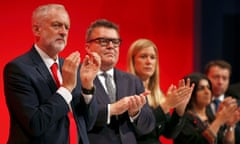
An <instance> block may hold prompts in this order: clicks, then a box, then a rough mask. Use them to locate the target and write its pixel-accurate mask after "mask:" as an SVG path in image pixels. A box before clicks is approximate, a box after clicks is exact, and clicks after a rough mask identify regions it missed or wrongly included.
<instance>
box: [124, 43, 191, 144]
mask: <svg viewBox="0 0 240 144" xmlns="http://www.w3.org/2000/svg"><path fill="white" fill-rule="evenodd" d="M127 62H128V71H129V72H130V73H132V74H134V75H137V76H138V77H139V78H140V79H141V80H142V81H143V84H144V87H145V89H146V90H149V91H150V92H151V93H150V95H148V96H147V99H148V103H149V105H150V107H151V108H152V110H153V113H154V114H155V119H156V125H155V129H154V130H153V131H152V132H151V133H149V134H147V135H144V136H139V137H138V143H139V144H159V143H161V142H160V141H159V136H161V135H163V136H165V137H167V138H174V137H176V136H177V135H178V133H179V132H180V131H181V129H182V127H183V123H184V120H183V119H182V118H181V117H182V116H183V114H184V110H185V107H186V105H187V103H188V101H189V99H190V95H191V92H192V89H193V87H190V80H189V81H188V82H186V83H185V82H184V80H180V81H179V86H178V88H177V87H176V86H174V85H171V86H170V87H169V90H168V92H167V96H165V95H164V94H163V93H162V91H161V89H160V86H159V64H158V50H157V47H156V45H155V44H154V43H153V42H152V41H150V40H148V39H139V40H137V41H135V42H134V43H133V44H132V45H131V47H130V48H129V51H128V60H127ZM172 108H174V110H173V113H172V115H170V109H172Z"/></svg>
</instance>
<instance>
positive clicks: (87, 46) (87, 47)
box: [85, 43, 90, 52]
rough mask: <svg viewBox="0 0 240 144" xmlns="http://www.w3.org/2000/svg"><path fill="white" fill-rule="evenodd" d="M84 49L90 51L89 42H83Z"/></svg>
mask: <svg viewBox="0 0 240 144" xmlns="http://www.w3.org/2000/svg"><path fill="white" fill-rule="evenodd" d="M85 50H86V51H87V52H89V51H90V47H89V43H86V44H85Z"/></svg>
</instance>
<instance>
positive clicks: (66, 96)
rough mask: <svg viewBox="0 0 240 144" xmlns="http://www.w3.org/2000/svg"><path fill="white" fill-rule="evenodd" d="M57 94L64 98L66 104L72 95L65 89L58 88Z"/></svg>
mask: <svg viewBox="0 0 240 144" xmlns="http://www.w3.org/2000/svg"><path fill="white" fill-rule="evenodd" d="M57 93H59V94H60V95H61V96H62V97H63V98H64V100H65V101H66V103H67V104H70V102H71V100H72V94H71V93H70V92H69V91H68V90H67V89H66V88H64V87H60V88H59V89H58V90H57Z"/></svg>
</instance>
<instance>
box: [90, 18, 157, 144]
mask: <svg viewBox="0 0 240 144" xmlns="http://www.w3.org/2000/svg"><path fill="white" fill-rule="evenodd" d="M120 44H121V39H120V35H119V30H118V26H117V25H116V24H114V23H112V22H110V21H108V20H97V21H95V22H94V23H92V24H91V25H90V27H89V28H88V30H87V34H86V50H87V52H96V53H98V54H99V56H100V57H101V68H100V72H99V73H98V76H97V78H96V79H95V81H94V85H95V86H96V93H95V94H94V97H97V102H98V108H99V110H98V117H97V120H96V123H95V125H94V127H93V129H92V130H91V131H90V132H89V133H88V137H89V140H90V143H91V144H96V143H99V144H102V143H105V144H127V143H129V144H136V143H137V142H136V137H137V136H140V135H142V134H146V133H149V132H150V131H151V130H153V128H154V125H155V118H154V116H153V113H152V111H151V110H150V108H149V106H148V104H147V102H146V97H145V96H146V95H147V94H148V93H147V92H144V87H143V84H142V81H141V80H140V79H138V78H137V77H135V76H133V75H131V74H128V73H126V72H123V71H120V70H118V69H116V68H114V67H115V65H116V63H117V61H118V57H119V46H120ZM106 75H108V77H107V76H106ZM109 77H110V78H109ZM109 79H110V80H109ZM108 80H109V81H108ZM109 85H111V86H109Z"/></svg>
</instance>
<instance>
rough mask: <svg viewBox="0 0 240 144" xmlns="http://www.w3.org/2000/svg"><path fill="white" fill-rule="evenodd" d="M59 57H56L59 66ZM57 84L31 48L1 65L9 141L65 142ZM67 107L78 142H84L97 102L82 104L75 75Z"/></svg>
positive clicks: (66, 124)
mask: <svg viewBox="0 0 240 144" xmlns="http://www.w3.org/2000/svg"><path fill="white" fill-rule="evenodd" d="M62 64H63V60H62V59H60V65H62ZM56 90H57V86H56V84H55V82H54V80H53V78H52V76H51V74H50V72H49V70H48V69H47V67H46V65H45V63H44V62H43V60H42V59H41V57H40V55H39V54H38V53H37V51H36V49H35V48H34V47H33V48H32V49H31V50H30V51H29V52H27V53H26V54H24V55H22V56H20V57H18V58H16V59H15V60H13V61H11V62H9V63H8V64H7V65H6V66H5V68H4V92H5V96H6V102H7V106H8V110H9V114H10V134H9V139H8V143H9V144H12V143H14V144H18V143H21V144H22V143H24V144H28V143H29V144H66V143H68V137H69V131H68V128H69V120H68V117H67V113H68V112H69V106H68V104H67V103H66V102H65V100H64V99H63V97H62V96H60V95H59V94H58V93H56ZM72 96H73V99H72V102H71V106H72V109H73V114H74V117H75V121H76V123H77V127H78V132H79V136H80V138H81V141H80V143H85V144H88V143H89V141H88V138H87V130H90V129H91V127H92V126H93V124H94V121H95V119H96V115H97V103H96V100H95V98H94V97H93V99H92V101H91V103H90V104H86V103H85V101H84V99H83V97H82V95H81V84H80V78H79V75H78V78H77V86H76V88H75V89H74V90H73V91H72Z"/></svg>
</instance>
